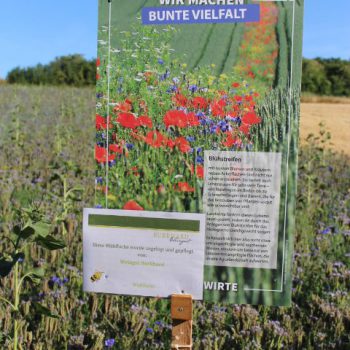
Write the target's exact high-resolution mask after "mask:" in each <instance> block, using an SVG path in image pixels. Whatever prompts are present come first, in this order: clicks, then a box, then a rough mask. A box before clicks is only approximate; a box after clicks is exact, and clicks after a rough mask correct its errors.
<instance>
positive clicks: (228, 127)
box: [217, 120, 230, 132]
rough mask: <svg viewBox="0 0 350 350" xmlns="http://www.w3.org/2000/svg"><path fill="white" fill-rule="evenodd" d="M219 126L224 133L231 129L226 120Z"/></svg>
mask: <svg viewBox="0 0 350 350" xmlns="http://www.w3.org/2000/svg"><path fill="white" fill-rule="evenodd" d="M217 126H218V127H219V128H220V129H221V131H222V132H225V131H228V130H229V129H230V125H229V124H228V123H226V122H225V121H224V120H223V121H221V122H219V123H218V125H217Z"/></svg>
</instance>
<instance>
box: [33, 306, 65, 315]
mask: <svg viewBox="0 0 350 350" xmlns="http://www.w3.org/2000/svg"><path fill="white" fill-rule="evenodd" d="M33 306H34V309H35V311H36V312H37V313H38V314H40V315H43V316H47V317H51V318H59V316H58V315H57V314H53V313H52V312H51V311H50V309H48V308H47V307H46V306H43V305H41V304H39V303H33Z"/></svg>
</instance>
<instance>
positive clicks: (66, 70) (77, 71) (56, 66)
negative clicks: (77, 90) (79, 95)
mask: <svg viewBox="0 0 350 350" xmlns="http://www.w3.org/2000/svg"><path fill="white" fill-rule="evenodd" d="M6 80H7V82H8V83H10V84H25V85H70V86H78V87H81V86H87V85H94V84H95V83H96V61H95V60H86V59H85V58H84V57H83V56H82V55H78V54H76V55H69V56H62V57H57V58H56V59H55V60H54V61H52V62H50V63H49V64H46V65H42V64H38V65H36V66H34V67H29V68H19V67H17V68H14V69H13V70H11V71H10V72H9V73H8V75H7V78H6Z"/></svg>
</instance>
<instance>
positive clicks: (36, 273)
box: [25, 267, 45, 284]
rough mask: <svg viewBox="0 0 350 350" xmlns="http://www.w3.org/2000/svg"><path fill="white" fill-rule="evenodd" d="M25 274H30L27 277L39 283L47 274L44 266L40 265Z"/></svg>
mask: <svg viewBox="0 0 350 350" xmlns="http://www.w3.org/2000/svg"><path fill="white" fill-rule="evenodd" d="M25 274H26V275H28V276H27V277H26V278H28V279H30V280H31V281H32V282H33V283H36V284H37V283H39V282H40V280H41V278H43V277H44V276H45V270H44V269H43V268H42V267H38V268H35V269H31V270H29V271H27V272H26V273H25Z"/></svg>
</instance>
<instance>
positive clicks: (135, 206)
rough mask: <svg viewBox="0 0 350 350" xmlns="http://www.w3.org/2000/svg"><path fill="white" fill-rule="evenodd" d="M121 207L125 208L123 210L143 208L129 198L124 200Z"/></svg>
mask: <svg viewBox="0 0 350 350" xmlns="http://www.w3.org/2000/svg"><path fill="white" fill-rule="evenodd" d="M123 209H125V210H144V209H143V208H142V207H141V205H139V204H138V203H137V202H135V201H134V200H130V201H128V202H126V203H125V205H124V207H123Z"/></svg>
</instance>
